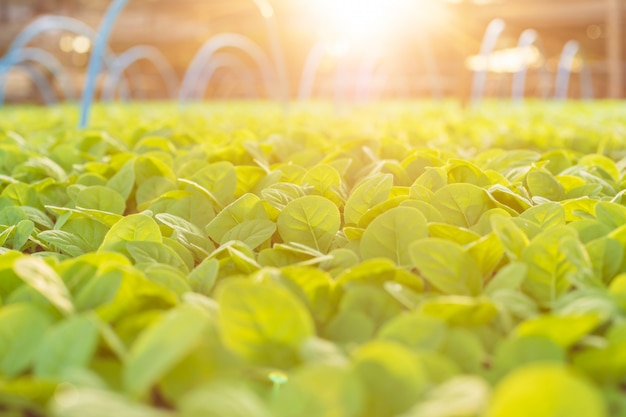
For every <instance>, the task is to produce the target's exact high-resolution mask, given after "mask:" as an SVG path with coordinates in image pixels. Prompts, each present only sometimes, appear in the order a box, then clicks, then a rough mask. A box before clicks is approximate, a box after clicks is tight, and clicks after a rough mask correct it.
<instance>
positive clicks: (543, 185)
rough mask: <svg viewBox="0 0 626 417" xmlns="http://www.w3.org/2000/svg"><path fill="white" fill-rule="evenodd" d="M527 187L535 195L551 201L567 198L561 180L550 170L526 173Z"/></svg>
mask: <svg viewBox="0 0 626 417" xmlns="http://www.w3.org/2000/svg"><path fill="white" fill-rule="evenodd" d="M526 187H527V188H528V192H529V193H530V195H532V196H533V197H543V198H547V199H548V200H551V201H561V200H563V199H565V190H564V189H563V186H562V185H561V183H559V181H558V180H557V179H556V178H555V177H554V175H552V174H551V173H550V172H548V171H540V170H537V171H531V172H529V173H528V175H526Z"/></svg>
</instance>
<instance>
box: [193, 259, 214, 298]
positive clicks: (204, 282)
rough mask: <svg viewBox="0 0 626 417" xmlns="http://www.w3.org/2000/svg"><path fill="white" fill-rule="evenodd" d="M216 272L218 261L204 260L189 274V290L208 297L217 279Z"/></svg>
mask: <svg viewBox="0 0 626 417" xmlns="http://www.w3.org/2000/svg"><path fill="white" fill-rule="evenodd" d="M218 270H219V261H218V260H217V259H212V258H206V259H205V260H204V261H202V263H201V264H200V265H198V266H197V267H195V268H194V269H193V271H191V273H190V274H189V277H188V278H189V284H190V285H191V288H192V289H193V290H194V291H195V292H199V293H200V294H204V295H206V296H210V295H211V290H212V289H213V286H214V285H215V281H216V279H217V273H218Z"/></svg>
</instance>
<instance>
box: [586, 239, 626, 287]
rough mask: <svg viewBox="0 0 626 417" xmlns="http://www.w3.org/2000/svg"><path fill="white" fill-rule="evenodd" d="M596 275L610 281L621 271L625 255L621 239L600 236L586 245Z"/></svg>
mask: <svg viewBox="0 0 626 417" xmlns="http://www.w3.org/2000/svg"><path fill="white" fill-rule="evenodd" d="M585 248H586V250H587V253H588V254H589V259H590V262H591V265H592V266H593V271H594V276H596V277H599V278H601V280H602V281H603V282H604V283H609V282H611V280H612V279H613V277H615V276H616V275H617V274H618V273H619V272H620V267H621V265H622V260H623V257H624V248H623V247H622V245H621V244H620V242H619V241H617V240H615V239H612V238H609V237H600V238H598V239H595V240H592V241H591V242H589V243H587V244H586V245H585Z"/></svg>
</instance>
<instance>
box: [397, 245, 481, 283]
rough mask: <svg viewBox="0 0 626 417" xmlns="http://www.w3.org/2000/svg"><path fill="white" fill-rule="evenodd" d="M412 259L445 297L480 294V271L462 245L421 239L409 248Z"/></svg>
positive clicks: (421, 272)
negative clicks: (447, 295)
mask: <svg viewBox="0 0 626 417" xmlns="http://www.w3.org/2000/svg"><path fill="white" fill-rule="evenodd" d="M409 255H410V257H411V261H412V262H413V265H414V266H415V267H416V268H417V269H418V270H419V273H420V275H422V276H423V277H424V278H425V279H426V280H427V281H429V282H430V283H431V284H432V285H433V286H434V287H435V288H437V289H438V290H440V291H442V292H443V293H446V294H457V295H479V294H480V293H481V290H482V275H481V272H480V269H479V267H478V265H477V264H476V262H475V261H474V259H472V257H471V256H470V255H469V254H468V253H467V252H466V251H465V250H464V249H463V248H462V247H461V246H460V245H459V244H456V243H453V242H450V241H447V240H443V239H437V238H426V239H421V240H418V241H417V242H415V243H413V244H412V245H411V246H410V248H409Z"/></svg>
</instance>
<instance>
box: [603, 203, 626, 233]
mask: <svg viewBox="0 0 626 417" xmlns="http://www.w3.org/2000/svg"><path fill="white" fill-rule="evenodd" d="M595 214H596V218H597V219H598V221H600V222H602V223H604V224H605V225H607V226H608V227H609V228H611V229H617V228H618V227H620V226H622V225H624V224H626V207H624V206H622V205H620V204H617V203H611V202H608V201H600V202H598V204H596V206H595Z"/></svg>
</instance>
